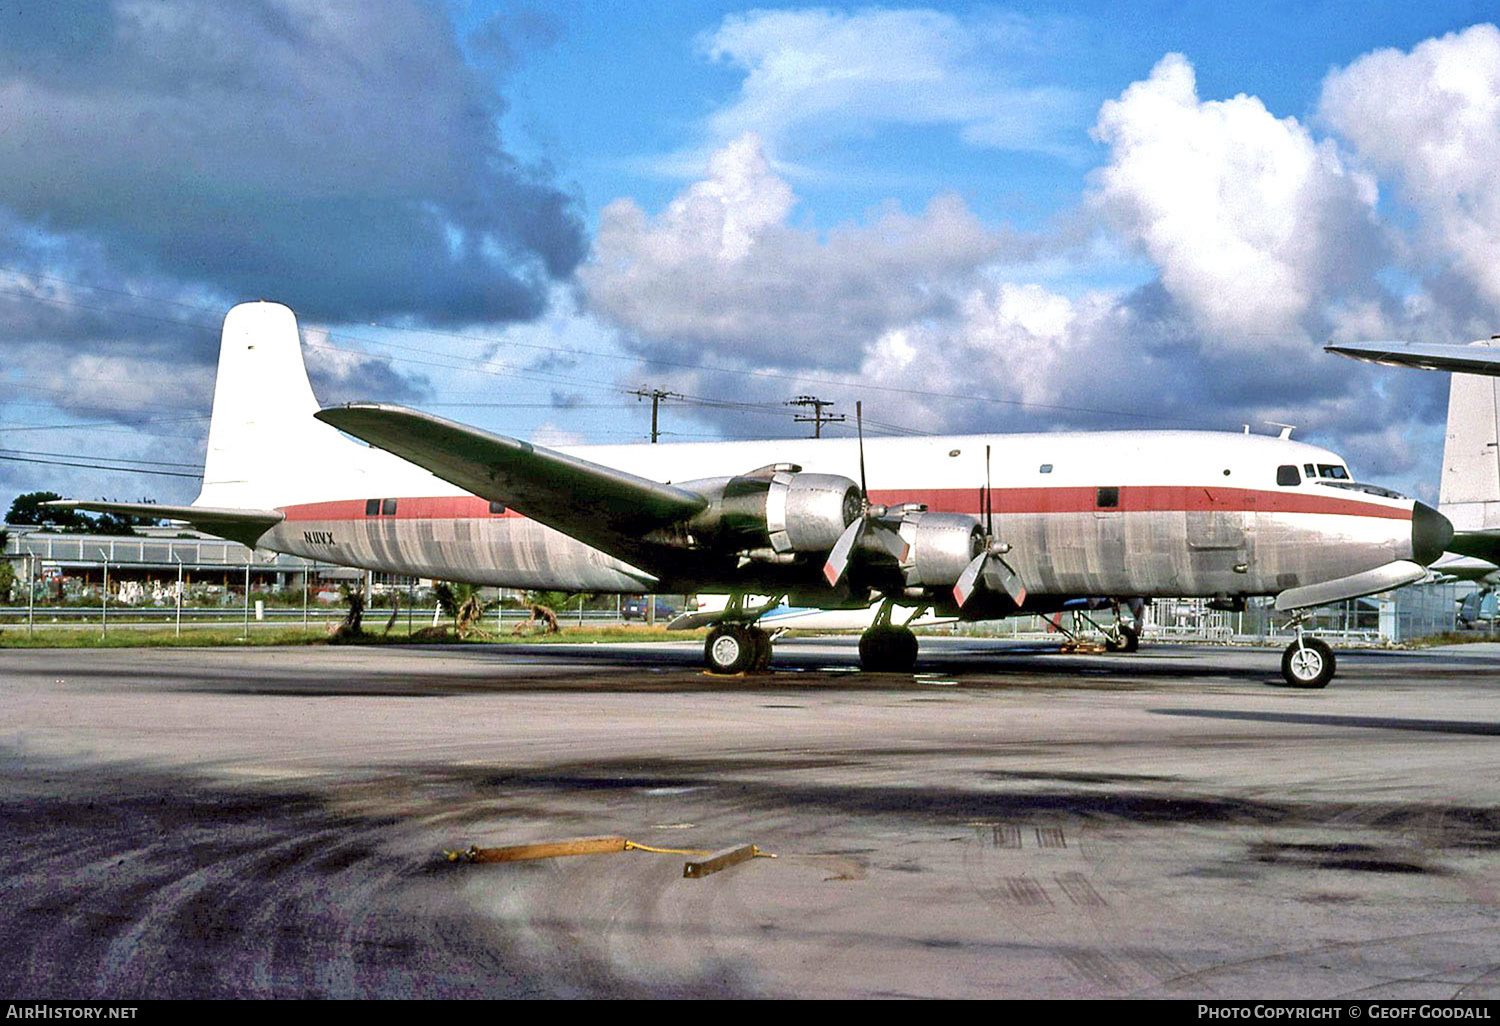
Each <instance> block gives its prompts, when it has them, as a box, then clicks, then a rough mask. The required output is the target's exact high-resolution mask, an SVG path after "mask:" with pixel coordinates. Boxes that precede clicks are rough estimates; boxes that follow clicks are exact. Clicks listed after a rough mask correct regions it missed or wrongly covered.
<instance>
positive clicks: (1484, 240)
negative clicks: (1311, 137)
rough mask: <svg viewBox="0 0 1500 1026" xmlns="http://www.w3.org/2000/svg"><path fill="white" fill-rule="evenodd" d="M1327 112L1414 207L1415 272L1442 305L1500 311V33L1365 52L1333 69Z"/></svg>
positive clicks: (1479, 30) (1478, 30) (1323, 111)
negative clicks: (1498, 179) (1498, 180)
mask: <svg viewBox="0 0 1500 1026" xmlns="http://www.w3.org/2000/svg"><path fill="white" fill-rule="evenodd" d="M1318 111H1319V115H1320V117H1321V118H1322V119H1323V120H1324V121H1325V122H1326V123H1327V124H1328V125H1330V126H1331V127H1332V128H1333V129H1334V130H1335V131H1336V132H1337V133H1338V134H1339V135H1340V136H1342V137H1343V139H1345V140H1346V141H1347V142H1348V143H1349V145H1350V146H1351V147H1352V148H1353V149H1354V151H1355V152H1356V153H1357V154H1358V155H1359V157H1360V158H1361V159H1362V160H1364V161H1367V162H1368V163H1369V164H1370V165H1371V166H1372V167H1374V168H1375V169H1376V170H1377V171H1378V172H1379V173H1380V174H1381V175H1383V176H1388V177H1390V178H1391V179H1392V180H1394V181H1395V182H1396V183H1397V185H1398V187H1399V191H1400V195H1401V197H1402V198H1403V199H1404V200H1405V201H1406V202H1407V203H1409V204H1410V205H1411V206H1412V207H1413V208H1415V210H1416V212H1417V213H1418V215H1419V217H1418V218H1417V219H1416V228H1415V236H1416V246H1417V248H1418V255H1419V260H1418V262H1417V267H1416V270H1418V271H1419V272H1421V273H1423V274H1424V276H1425V277H1427V278H1428V280H1429V284H1430V286H1431V287H1432V288H1433V289H1434V291H1435V292H1437V293H1438V295H1439V296H1440V299H1441V301H1444V302H1447V303H1449V304H1456V305H1459V306H1467V307H1468V308H1469V310H1470V311H1471V312H1474V313H1478V314H1481V315H1484V314H1488V315H1490V316H1491V317H1492V316H1493V314H1494V313H1495V312H1496V311H1497V310H1500V189H1496V188H1495V166H1496V161H1497V159H1500V30H1497V29H1496V28H1495V26H1494V25H1475V26H1473V27H1472V28H1469V29H1466V30H1465V31H1463V32H1456V33H1451V34H1449V35H1446V36H1443V37H1442V38H1439V39H1429V40H1426V41H1425V42H1422V43H1419V44H1418V45H1416V46H1415V47H1413V48H1412V49H1411V51H1410V52H1402V51H1400V50H1394V49H1384V50H1376V51H1375V52H1373V53H1370V54H1366V55H1365V56H1363V57H1361V58H1359V59H1358V60H1356V61H1354V62H1353V63H1351V64H1350V65H1349V66H1348V67H1346V68H1342V69H1335V70H1334V71H1332V72H1330V73H1329V75H1328V77H1327V78H1326V79H1325V80H1324V82H1323V91H1322V98H1321V101H1320V104H1319V107H1318ZM1449 276H1451V277H1449ZM1453 279H1457V280H1453ZM1464 286H1467V291H1469V293H1470V295H1469V296H1466V295H1465V294H1464V293H1465V291H1466V289H1465V288H1464ZM1471 298H1472V302H1466V300H1469V299H1471ZM1491 323H1493V322H1492V321H1491ZM1474 327H1475V328H1476V329H1480V328H1481V325H1480V324H1475V325H1474Z"/></svg>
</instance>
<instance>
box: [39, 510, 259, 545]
mask: <svg viewBox="0 0 1500 1026" xmlns="http://www.w3.org/2000/svg"><path fill="white" fill-rule="evenodd" d="M43 505H46V506H56V507H57V508H58V509H86V510H88V511H90V512H91V513H123V514H127V515H129V516H134V517H159V518H162V519H166V520H186V521H187V522H188V523H190V524H192V525H193V526H194V527H196V528H198V530H200V531H205V532H207V533H208V534H212V535H215V536H217V537H219V538H228V539H229V540H230V541H237V542H240V543H241V544H244V545H248V546H250V548H252V549H253V548H255V543H256V542H258V541H259V540H260V536H261V535H263V534H265V533H266V532H267V531H269V530H270V529H271V528H273V527H275V526H276V525H277V524H279V523H281V522H282V521H283V520H285V519H286V514H284V513H282V512H281V511H280V510H275V509H215V508H213V507H211V506H160V505H157V504H156V503H154V502H102V501H92V500H79V499H58V500H56V501H54V502H48V503H43Z"/></svg>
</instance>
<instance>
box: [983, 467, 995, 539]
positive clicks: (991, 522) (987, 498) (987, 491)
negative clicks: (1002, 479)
mask: <svg viewBox="0 0 1500 1026" xmlns="http://www.w3.org/2000/svg"><path fill="white" fill-rule="evenodd" d="M984 534H985V537H987V538H994V537H995V489H994V488H992V487H991V486H990V447H989V446H987V445H986V446H985V447H984Z"/></svg>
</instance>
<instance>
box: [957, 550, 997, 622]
mask: <svg viewBox="0 0 1500 1026" xmlns="http://www.w3.org/2000/svg"><path fill="white" fill-rule="evenodd" d="M989 558H990V554H989V553H988V552H981V553H980V554H979V555H977V556H975V557H974V558H973V559H972V560H970V561H969V565H968V566H966V567H964V572H963V573H961V574H959V575H958V582H957V583H955V584H954V585H953V600H954V601H955V602H957V603H958V607H959V608H960V609H962V608H963V607H964V606H966V605H967V604H968V602H969V596H971V595H973V594H974V590H975V587H976V586H977V585H978V583H979V572H980V571H981V570H983V569H984V563H985V560H987V559H989Z"/></svg>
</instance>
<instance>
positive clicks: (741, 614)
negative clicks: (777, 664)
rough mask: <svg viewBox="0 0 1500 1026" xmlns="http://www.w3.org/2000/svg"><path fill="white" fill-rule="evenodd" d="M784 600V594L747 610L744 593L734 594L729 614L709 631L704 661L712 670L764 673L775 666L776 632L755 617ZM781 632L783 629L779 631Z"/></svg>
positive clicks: (728, 610) (725, 610)
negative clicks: (761, 623) (759, 624)
mask: <svg viewBox="0 0 1500 1026" xmlns="http://www.w3.org/2000/svg"><path fill="white" fill-rule="evenodd" d="M780 600H781V597H780V596H777V597H775V598H773V599H772V600H771V601H770V602H768V603H766V604H765V605H763V606H759V607H757V608H755V609H751V610H748V611H747V610H746V609H745V597H744V596H743V595H738V594H734V595H730V596H729V604H728V605H727V606H725V607H724V613H725V615H726V616H729V617H734V619H726V620H720V621H719V622H718V623H717V624H715V625H714V628H713V630H711V631H709V632H708V640H707V641H706V642H704V644H703V663H704V665H705V666H706V667H707V668H708V672H709V673H764V672H765V671H766V670H768V669H770V667H771V641H772V637H773V636H772V634H771V633H770V632H769V631H767V630H765V629H764V628H761V627H757V626H755V620H756V618H757V617H759V616H760V615H761V614H762V613H764V612H765V611H766V610H768V609H770V608H772V607H773V606H775V605H776V603H777V602H779V601H780ZM778 633H779V632H778Z"/></svg>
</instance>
